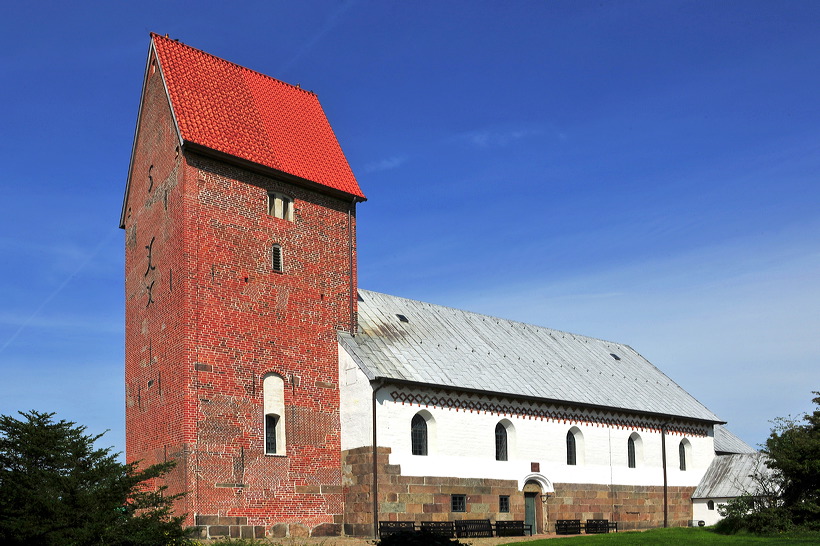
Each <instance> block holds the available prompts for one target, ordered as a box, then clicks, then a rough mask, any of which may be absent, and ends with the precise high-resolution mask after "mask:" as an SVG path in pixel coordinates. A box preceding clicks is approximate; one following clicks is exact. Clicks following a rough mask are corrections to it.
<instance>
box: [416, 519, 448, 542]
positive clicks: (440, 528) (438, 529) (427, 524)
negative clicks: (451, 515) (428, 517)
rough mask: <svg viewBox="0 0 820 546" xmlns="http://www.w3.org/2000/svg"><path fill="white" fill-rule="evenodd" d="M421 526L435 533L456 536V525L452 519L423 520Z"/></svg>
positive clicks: (423, 529)
mask: <svg viewBox="0 0 820 546" xmlns="http://www.w3.org/2000/svg"><path fill="white" fill-rule="evenodd" d="M420 528H421V530H422V531H427V532H429V533H432V534H434V535H439V536H443V537H448V538H453V537H455V536H456V526H455V524H454V523H453V522H452V521H422V522H421V524H420Z"/></svg>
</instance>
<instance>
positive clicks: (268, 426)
mask: <svg viewBox="0 0 820 546" xmlns="http://www.w3.org/2000/svg"><path fill="white" fill-rule="evenodd" d="M262 397H263V406H264V415H265V418H264V422H263V425H264V431H265V455H284V454H285V421H284V419H283V416H284V415H285V381H284V380H283V379H282V378H281V377H280V376H278V375H276V374H268V375H266V376H265V377H264V378H263V379H262Z"/></svg>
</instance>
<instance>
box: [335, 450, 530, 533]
mask: <svg viewBox="0 0 820 546" xmlns="http://www.w3.org/2000/svg"><path fill="white" fill-rule="evenodd" d="M389 455H390V448H388V447H379V448H377V455H376V458H377V463H378V490H379V516H378V520H380V521H386V520H390V521H397V520H412V521H416V522H421V521H455V520H459V519H491V520H493V521H499V520H523V519H524V494H523V493H522V492H520V491H519V490H518V483H517V482H515V481H513V480H491V479H482V478H447V477H435V476H402V475H401V468H400V467H399V466H398V465H391V464H388V458H389ZM342 461H343V462H342V465H343V466H342V469H343V480H344V484H345V492H346V494H345V525H344V532H345V534H346V535H353V536H373V500H372V497H371V491H372V488H373V457H372V448H370V447H362V448H357V449H351V450H348V451H345V452H343V454H342ZM453 494H464V495H466V497H467V503H466V511H465V512H452V511H451V505H450V501H451V495H453ZM500 495H508V496H509V497H510V511H509V512H507V513H501V512H499V511H498V508H499V505H498V503H499V496H500Z"/></svg>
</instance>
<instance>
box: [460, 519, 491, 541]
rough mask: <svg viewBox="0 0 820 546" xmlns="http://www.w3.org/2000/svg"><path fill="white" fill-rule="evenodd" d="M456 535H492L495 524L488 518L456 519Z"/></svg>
mask: <svg viewBox="0 0 820 546" xmlns="http://www.w3.org/2000/svg"><path fill="white" fill-rule="evenodd" d="M455 524H456V536H457V537H459V538H461V537H476V538H477V537H491V536H493V524H492V523H490V520H488V519H462V520H456V522H455Z"/></svg>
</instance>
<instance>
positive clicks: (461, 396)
mask: <svg viewBox="0 0 820 546" xmlns="http://www.w3.org/2000/svg"><path fill="white" fill-rule="evenodd" d="M390 397H391V398H392V399H393V401H394V402H398V403H401V404H410V405H416V406H419V407H431V406H432V407H437V408H444V409H453V410H456V411H466V412H482V413H491V414H495V415H498V416H500V417H504V416H510V417H512V416H515V417H524V418H529V419H541V420H550V421H556V422H561V423H564V424H568V425H581V424H584V425H594V426H610V427H615V428H619V429H631V430H637V431H650V432H660V430H661V426H662V425H663V424H666V433H667V434H677V435H681V436H683V435H690V436H701V437H702V436H706V435H707V434H708V427H707V426H706V425H704V424H700V423H694V422H683V421H680V420H677V421H672V422H669V419H660V418H651V417H646V416H641V415H638V414H629V413H620V412H602V411H600V410H596V409H585V408H577V407H569V406H559V405H555V404H549V403H542V402H536V401H531V400H526V401H522V400H521V399H516V398H515V397H503V396H499V395H484V396H481V395H471V394H466V393H463V392H456V391H452V390H432V389H431V390H429V391H425V390H420V389H413V390H393V391H391V392H390Z"/></svg>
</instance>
